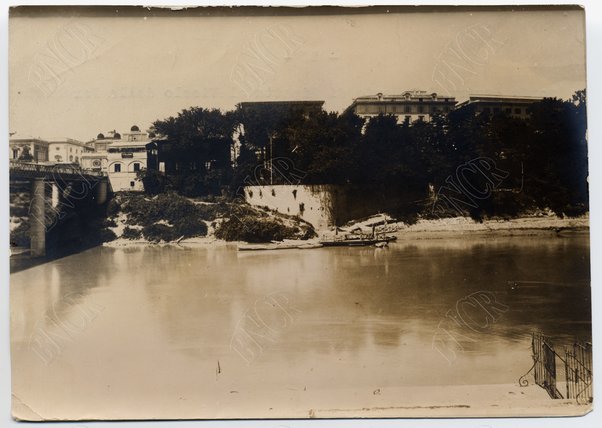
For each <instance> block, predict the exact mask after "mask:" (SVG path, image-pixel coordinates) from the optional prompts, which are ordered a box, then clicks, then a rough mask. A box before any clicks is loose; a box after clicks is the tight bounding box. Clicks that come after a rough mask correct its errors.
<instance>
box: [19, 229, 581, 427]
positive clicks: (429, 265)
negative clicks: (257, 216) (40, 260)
mask: <svg viewBox="0 0 602 428" xmlns="http://www.w3.org/2000/svg"><path fill="white" fill-rule="evenodd" d="M509 284H510V285H509ZM512 284H515V285H517V286H511V285H512ZM479 292H481V293H483V292H486V293H488V294H487V296H491V299H494V300H495V301H497V302H499V303H501V304H503V305H504V306H505V307H506V308H507V309H506V310H504V311H502V312H501V313H500V314H499V317H498V318H496V319H495V320H493V322H488V323H484V321H483V320H481V325H483V326H485V327H483V328H482V329H480V330H479V329H470V328H464V327H463V326H462V325H460V324H459V323H456V324H455V325H454V323H453V320H450V317H449V311H450V309H453V308H455V307H457V304H458V302H459V301H461V300H462V299H465V298H466V296H471V295H474V293H479ZM90 308H103V309H102V311H97V317H96V318H95V319H94V321H93V322H90V323H89V325H87V326H86V328H85V329H81V331H80V333H79V335H77V336H75V337H71V340H70V341H68V342H65V343H64V344H63V345H64V346H63V347H62V348H61V350H60V353H57V354H56V355H54V359H55V360H56V362H54V363H53V366H52V370H49V369H48V368H47V367H44V366H43V364H41V362H40V361H39V358H36V357H35V355H32V352H31V338H32V335H34V334H35V333H36V331H37V330H38V329H39V328H40V326H42V328H43V329H45V330H44V331H45V332H46V331H50V332H52V331H55V333H56V328H57V325H58V326H60V325H66V324H65V323H67V325H75V324H74V323H76V322H77V321H78V320H80V321H81V319H82V318H81V314H82V311H83V313H85V311H86V310H88V312H89V309H90ZM472 308H473V309H472V310H474V309H475V308H476V309H478V308H477V307H476V306H473V307H472ZM466 314H467V315H469V316H470V317H471V319H473V320H475V322H478V320H479V319H478V316H479V314H478V313H476V312H474V311H473V312H466ZM78 316H79V317H80V318H77V317H78ZM11 317H12V323H11V329H12V331H11V333H12V336H11V340H12V352H13V367H14V376H13V380H14V385H13V386H14V388H15V389H16V390H17V391H19V392H20V393H22V394H24V395H25V396H29V397H30V399H31V400H34V401H36V400H45V401H44V403H45V404H44V405H43V406H45V408H47V409H48V410H49V411H51V410H52V409H53V407H52V406H55V408H60V406H61V405H63V406H64V405H65V404H64V403H66V402H68V400H69V399H70V398H75V397H79V396H81V394H82V393H83V392H84V391H85V392H86V393H88V394H90V402H89V405H90V406H92V404H93V399H99V397H104V398H105V399H106V400H111V402H113V403H116V402H117V403H118V402H119V400H125V401H124V402H126V403H129V404H131V405H133V404H136V405H141V406H143V405H145V403H148V402H149V401H150V402H152V401H153V397H154V398H156V399H157V400H161V399H165V398H160V397H161V396H162V395H161V393H163V394H167V396H171V395H170V394H172V395H174V396H182V395H185V396H187V397H195V399H198V400H201V401H202V402H204V403H207V404H206V406H207V407H206V408H207V409H212V407H211V405H214V406H217V407H215V409H220V408H222V407H223V405H224V404H223V402H220V403H217V404H216V402H215V400H217V398H216V397H222V398H223V395H221V394H226V395H227V396H228V400H235V399H236V398H232V397H231V395H232V394H231V392H230V391H232V390H235V391H237V394H239V393H240V394H243V395H240V396H239V398H238V400H243V398H244V391H247V392H249V391H255V393H256V394H259V392H257V388H258V385H262V386H261V388H264V389H263V394H264V395H265V397H266V403H268V402H270V403H274V402H278V400H288V399H289V398H286V397H290V395H287V394H289V393H287V392H285V390H287V391H288V389H291V388H292V389H294V390H295V391H303V390H304V388H305V389H307V388H313V389H314V390H325V389H328V388H333V387H336V388H351V389H352V390H364V388H365V389H366V390H368V389H369V390H370V391H373V390H375V389H376V388H377V387H378V388H380V387H383V386H400V385H463V384H481V383H486V384H497V383H500V384H509V383H514V382H515V381H516V379H518V377H519V376H520V375H522V374H523V373H524V371H526V369H528V367H529V366H530V363H531V361H530V352H529V340H530V339H529V335H530V332H531V331H532V330H541V331H544V332H545V333H546V334H548V335H550V336H553V337H557V338H559V340H560V341H565V342H570V341H572V340H575V339H576V338H582V339H585V340H591V325H590V318H591V308H590V294H589V242H588V240H587V237H583V236H581V237H567V238H531V239H523V238H497V239H458V240H433V241H414V242H407V243H404V242H400V243H396V244H393V245H390V246H389V248H386V249H376V248H320V249H312V250H282V251H270V252H257V253H253V252H249V253H239V252H237V251H236V248H235V247H234V246H224V247H218V248H204V247H202V248H178V247H163V248H160V247H150V248H144V247H139V248H127V249H111V248H95V249H92V250H89V251H86V252H83V253H80V254H77V255H74V256H70V257H66V258H63V259H60V260H57V261H55V262H51V263H48V264H45V265H41V266H38V267H35V268H32V269H29V270H26V271H22V272H18V273H15V274H13V275H12V276H11ZM442 322H443V324H442ZM61 323H62V324H61ZM68 323H72V324H68ZM78 325H81V322H80V324H78ZM442 326H443V327H444V328H445V329H446V331H449V332H451V333H452V334H453V335H454V337H455V339H456V340H457V342H458V346H457V347H456V348H454V352H455V357H454V359H453V361H451V362H450V361H449V359H446V358H443V357H442V355H441V353H440V352H438V351H437V349H435V348H436V347H434V345H433V343H434V342H436V341H437V339H436V335H437V332H438V329H441V328H442ZM52 329H55V330H52ZM92 362H93V363H92ZM90 364H92V365H93V367H94V370H93V371H90V370H89V367H90ZM475 367H478V368H479V369H478V370H475ZM149 373H152V376H151V377H149V375H148V374H149ZM65 378H69V379H73V382H72V385H71V386H72V390H70V391H66V392H61V393H57V394H56V395H55V396H53V397H49V396H48V394H49V390H48V388H47V385H59V384H61V382H62V379H65ZM107 384H108V385H112V386H113V387H119V388H120V392H119V393H117V394H116V393H115V392H114V389H111V390H110V391H108V390H106V387H104V389H103V386H102V385H107ZM44 385H46V387H44ZM270 388H271V389H270ZM287 388H288V389H287ZM370 388H372V389H370ZM140 391H144V394H142V395H141V396H140V397H137V395H140ZM134 397H136V398H134ZM343 398H344V397H343ZM61 403H63V404H61ZM212 403H213V404H212ZM40 405H41V404H40ZM146 405H148V404H146ZM237 405H238V406H240V405H241V403H240V402H238V404H237ZM308 405H309V404H308ZM312 405H315V404H312ZM56 406H58V407H56ZM204 406H205V405H204ZM117 408H119V406H118V405H117ZM202 408H205V407H202ZM187 409H188V408H187ZM199 409H200V407H198V406H196V407H194V408H190V409H189V410H190V411H191V412H192V413H191V415H192V416H198V411H199ZM216 411H217V410H216ZM178 416H180V417H183V416H184V415H183V414H182V413H180V414H178Z"/></svg>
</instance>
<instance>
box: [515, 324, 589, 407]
mask: <svg viewBox="0 0 602 428" xmlns="http://www.w3.org/2000/svg"><path fill="white" fill-rule="evenodd" d="M531 350H532V357H533V366H531V368H530V369H529V371H528V372H527V373H525V374H524V375H523V376H521V378H520V379H519V384H520V385H521V386H527V385H528V384H529V382H528V380H527V375H528V374H529V373H530V372H531V371H533V378H534V381H535V384H536V385H539V386H540V387H542V388H543V389H545V390H546V392H547V393H548V395H549V396H550V397H551V398H553V399H560V398H566V399H571V400H575V401H577V403H579V404H587V403H591V402H592V400H593V383H592V346H591V343H574V344H573V346H572V347H568V346H567V347H565V348H564V355H560V354H558V353H557V352H556V350H555V349H554V344H553V343H552V340H551V338H550V337H548V336H545V335H544V334H542V333H540V332H533V334H532V339H531ZM557 362H559V363H560V365H561V366H562V365H564V372H563V373H559V372H558V371H557ZM562 384H564V385H565V390H566V392H565V395H564V396H563V394H562V393H561V392H560V389H559V388H558V386H559V385H562Z"/></svg>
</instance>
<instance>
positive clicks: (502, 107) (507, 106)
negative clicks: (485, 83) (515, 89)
mask: <svg viewBox="0 0 602 428" xmlns="http://www.w3.org/2000/svg"><path fill="white" fill-rule="evenodd" d="M541 100H543V98H540V97H513V96H503V95H470V96H469V99H468V100H467V101H464V102H463V103H461V104H458V108H464V107H468V106H472V107H473V108H474V109H475V114H480V113H486V114H500V113H504V114H507V115H509V116H512V117H515V118H519V119H526V118H528V117H529V111H528V108H529V106H530V105H531V104H533V103H536V102H539V101H541Z"/></svg>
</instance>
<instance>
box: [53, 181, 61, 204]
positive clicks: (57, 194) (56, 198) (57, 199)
mask: <svg viewBox="0 0 602 428" xmlns="http://www.w3.org/2000/svg"><path fill="white" fill-rule="evenodd" d="M51 186H52V208H56V207H58V206H59V204H60V203H61V189H60V188H59V186H58V185H57V184H56V182H52V184H51Z"/></svg>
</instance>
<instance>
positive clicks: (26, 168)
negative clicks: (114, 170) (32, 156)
mask: <svg viewBox="0 0 602 428" xmlns="http://www.w3.org/2000/svg"><path fill="white" fill-rule="evenodd" d="M9 171H10V172H13V171H14V172H26V173H27V172H28V173H33V174H34V175H51V176H55V177H56V176H61V175H87V176H90V177H106V176H107V173H106V172H102V171H91V170H87V169H82V168H78V167H71V166H66V165H46V164H40V163H33V162H21V161H15V160H10V164H9Z"/></svg>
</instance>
